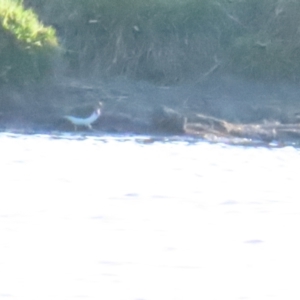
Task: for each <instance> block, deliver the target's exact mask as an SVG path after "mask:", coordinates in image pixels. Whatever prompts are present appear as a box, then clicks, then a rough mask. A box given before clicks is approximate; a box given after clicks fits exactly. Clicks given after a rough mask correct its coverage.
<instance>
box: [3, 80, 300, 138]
mask: <svg viewBox="0 0 300 300" xmlns="http://www.w3.org/2000/svg"><path fill="white" fill-rule="evenodd" d="M1 94H2V101H1V107H0V129H1V130H2V131H9V130H18V131H20V130H24V131H31V132H34V131H41V130H42V131H49V132H50V131H69V132H73V131H74V127H73V125H72V124H71V123H69V122H68V121H67V120H65V119H64V118H63V116H65V115H70V114H71V115H72V114H75V112H85V111H92V109H93V106H94V105H95V104H96V103H98V102H99V101H101V102H102V103H103V110H102V115H101V117H100V118H99V120H97V121H96V122H95V123H94V124H93V129H94V130H95V131H96V132H97V131H99V132H108V133H120V134H123V133H134V134H156V133H162V134H166V135H171V134H172V135H173V134H179V135H195V136H199V137H203V138H206V137H213V136H216V137H229V138H230V137H245V138H249V139H259V140H264V141H271V140H295V139H296V140H298V139H300V125H298V119H297V112H300V103H299V101H298V99H299V97H300V89H298V88H297V87H296V86H295V85H287V84H266V83H265V84H262V83H258V82H250V81H244V80H241V79H239V78H235V77H232V76H228V75H226V76H223V77H222V76H219V77H215V78H211V79H210V80H208V81H206V82H198V83H193V84H182V85H176V86H175V85H173V86H158V85H154V84H151V83H149V82H145V81H134V80H130V79H127V78H124V77H115V78H111V79H103V80H97V81H96V80H95V81H93V80H84V79H81V80H80V79H71V78H60V79H59V80H56V81H55V82H52V83H51V84H47V85H41V84H39V85H35V86H30V87H27V88H22V89H16V88H14V89H12V88H10V87H8V86H7V87H5V88H2V90H1ZM174 124H175V125H174ZM83 130H85V128H83Z"/></svg>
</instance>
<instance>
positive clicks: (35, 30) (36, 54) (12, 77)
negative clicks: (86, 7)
mask: <svg viewBox="0 0 300 300" xmlns="http://www.w3.org/2000/svg"><path fill="white" fill-rule="evenodd" d="M0 40H1V44H0V57H1V60H0V82H2V83H3V82H6V83H15V84H25V83H29V82H33V81H39V80H41V79H43V78H44V77H45V76H46V75H47V74H49V73H50V72H51V69H52V58H53V57H54V53H55V50H56V49H57V46H58V45H57V39H56V36H55V30H54V29H53V28H51V27H45V26H43V24H42V23H40V22H39V21H38V19H37V16H36V14H35V13H34V12H33V11H32V10H30V9H27V10H25V9H24V7H23V3H22V1H17V0H15V1H14V0H1V1H0Z"/></svg>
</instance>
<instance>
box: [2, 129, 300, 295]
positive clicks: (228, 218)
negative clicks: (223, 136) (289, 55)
mask: <svg viewBox="0 0 300 300" xmlns="http://www.w3.org/2000/svg"><path fill="white" fill-rule="evenodd" d="M0 144H1V156H0V168H1V172H0V180H1V199H0V299H23V300H27V299H28V300H29V299H30V300H35V299H38V300H40V299H43V300H46V299H78V298H80V299H105V300H120V299H122V300H127V299H128V300H142V299H143V300H148V299H149V300H150V299H153V300H177V299H178V300H181V299H184V300H192V299H195V300H196V299H197V300H199V299H203V300H206V299H207V300H214V299H215V300H235V299H255V300H259V299H289V300H291V299H297V300H298V299H300V289H299V281H298V280H299V277H298V276H299V272H300V271H299V270H300V238H299V228H300V197H299V170H300V151H299V149H297V148H293V147H273V148H272V147H260V146H255V147H254V146H252V147H250V146H247V147H245V146H232V145H225V144H222V143H215V144H210V143H207V142H204V141H199V140H195V139H187V140H180V139H163V138H160V139H152V138H149V137H112V136H101V137H96V136H94V137H93V136H90V137H89V136H81V137H80V136H70V135H60V136H53V135H52V136H48V135H18V134H8V133H3V134H0Z"/></svg>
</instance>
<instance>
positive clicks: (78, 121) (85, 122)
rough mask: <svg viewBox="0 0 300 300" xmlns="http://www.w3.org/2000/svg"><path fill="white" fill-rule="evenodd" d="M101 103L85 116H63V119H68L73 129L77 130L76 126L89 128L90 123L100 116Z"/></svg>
mask: <svg viewBox="0 0 300 300" xmlns="http://www.w3.org/2000/svg"><path fill="white" fill-rule="evenodd" d="M101 106H102V104H101V103H99V104H98V106H97V108H96V109H95V110H94V111H93V113H92V114H91V115H90V116H89V117H87V118H81V117H75V116H69V115H68V116H64V118H65V119H67V120H68V121H70V122H71V123H72V124H73V125H74V128H75V130H77V126H85V127H87V128H89V129H92V124H93V123H94V122H95V121H96V120H97V119H98V118H99V117H100V115H101V110H100V108H101Z"/></svg>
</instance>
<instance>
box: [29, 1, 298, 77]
mask: <svg viewBox="0 0 300 300" xmlns="http://www.w3.org/2000/svg"><path fill="white" fill-rule="evenodd" d="M24 3H25V5H27V7H32V8H34V10H35V11H36V12H37V13H38V14H39V16H40V17H41V19H42V20H43V21H44V22H45V23H46V24H50V25H53V26H54V27H55V28H56V30H57V33H58V35H59V37H60V41H61V44H62V45H63V47H64V49H65V50H66V52H65V61H66V62H67V66H68V71H69V72H71V73H72V74H76V75H77V74H78V75H84V76H85V75H90V76H97V75H120V74H123V75H128V76H131V77H134V78H139V79H147V80H152V81H155V82H172V83H174V82H177V81H182V80H186V79H192V80H195V81H201V80H203V79H205V78H208V77H209V76H210V75H211V74H213V73H216V72H220V73H222V72H223V73H226V72H229V73H233V74H238V75H241V76H244V77H248V78H254V79H258V80H262V79H263V80H283V79H284V80H290V81H293V82H298V81H299V80H300V63H299V62H300V59H299V58H300V57H299V56H300V51H299V43H300V38H299V37H300V36H299V35H300V30H299V28H300V18H299V11H300V1H292V0H278V1H274V0H251V1H248V0H147V1H142V0H85V1H82V0H51V1H48V0H24Z"/></svg>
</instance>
